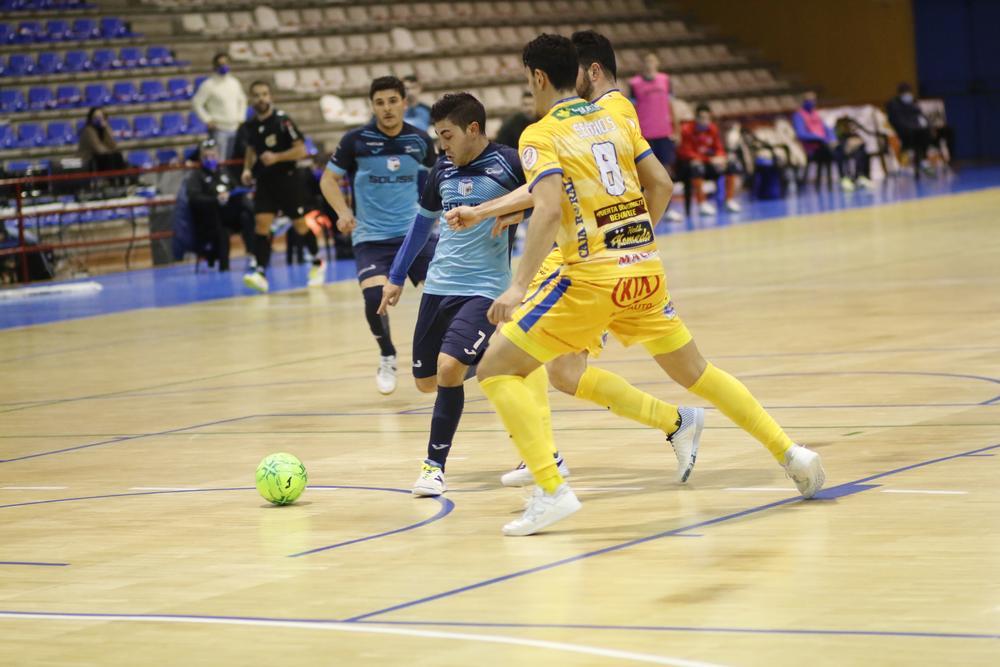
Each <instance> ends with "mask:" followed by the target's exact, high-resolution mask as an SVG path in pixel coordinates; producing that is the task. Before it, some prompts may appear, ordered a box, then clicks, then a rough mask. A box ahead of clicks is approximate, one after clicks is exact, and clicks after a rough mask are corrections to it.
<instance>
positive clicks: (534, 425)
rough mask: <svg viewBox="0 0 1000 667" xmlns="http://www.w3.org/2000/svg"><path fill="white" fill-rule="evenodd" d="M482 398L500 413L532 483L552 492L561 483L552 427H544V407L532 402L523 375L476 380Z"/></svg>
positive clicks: (532, 399) (532, 397) (531, 396)
mask: <svg viewBox="0 0 1000 667" xmlns="http://www.w3.org/2000/svg"><path fill="white" fill-rule="evenodd" d="M479 386H480V387H482V389H483V393H484V394H486V398H488V399H489V401H490V403H492V404H493V408H494V409H495V410H496V411H497V414H498V415H500V420H501V421H502V422H503V425H504V427H505V428H506V429H507V432H508V433H510V437H511V438H512V439H513V440H514V444H515V445H516V446H517V450H518V451H519V452H520V453H521V458H522V459H524V464H525V465H526V466H528V470H530V471H531V474H532V476H533V477H534V478H535V483H536V484H538V486H540V487H542V488H543V489H545V491H546V492H547V493H552V492H553V491H555V490H556V489H557V488H559V485H560V484H562V483H563V478H562V475H560V474H559V468H558V467H557V466H556V459H555V457H554V454H555V444H554V442H553V439H552V429H551V427H547V426H546V421H545V419H546V418H545V415H544V412H545V411H544V410H543V409H542V407H541V406H539V405H538V404H536V403H535V401H534V396H533V395H532V393H531V391H530V390H529V389H528V387H527V385H526V383H525V381H524V378H521V377H517V376H516V375H496V376H494V377H491V378H486V379H485V380H481V381H480V382H479Z"/></svg>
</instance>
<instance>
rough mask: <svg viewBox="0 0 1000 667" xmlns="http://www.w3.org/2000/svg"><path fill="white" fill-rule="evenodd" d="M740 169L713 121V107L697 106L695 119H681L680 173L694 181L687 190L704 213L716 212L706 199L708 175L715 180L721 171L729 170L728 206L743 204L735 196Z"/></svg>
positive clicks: (729, 208) (731, 208) (735, 208)
mask: <svg viewBox="0 0 1000 667" xmlns="http://www.w3.org/2000/svg"><path fill="white" fill-rule="evenodd" d="M738 173H739V164H738V163H737V162H736V161H735V160H731V159H729V156H728V155H727V153H726V147H725V146H724V145H723V143H722V138H721V137H720V136H719V128H718V126H717V125H716V124H715V123H713V122H712V110H711V109H710V108H709V107H708V105H707V104H699V105H698V107H697V109H696V110H695V120H693V121H690V120H689V121H685V122H683V123H681V144H680V147H679V148H678V149H677V175H678V177H679V178H680V179H681V180H682V181H683V182H684V183H690V185H691V188H690V189H691V192H690V193H685V194H686V195H687V196H692V195H693V196H694V199H695V201H696V202H698V210H699V211H700V212H701V214H702V215H715V207H714V206H712V204H711V203H709V202H708V201H706V200H705V188H704V185H705V179H706V178H709V179H712V180H713V181H715V180H718V178H719V176H720V175H721V174H725V175H726V210H727V211H732V212H734V213H735V212H738V211H739V210H740V205H739V203H737V202H736V200H735V199H733V197H734V195H735V194H736V184H737V180H736V179H737V174H738Z"/></svg>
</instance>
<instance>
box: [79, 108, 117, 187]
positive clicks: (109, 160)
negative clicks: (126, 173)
mask: <svg viewBox="0 0 1000 667" xmlns="http://www.w3.org/2000/svg"><path fill="white" fill-rule="evenodd" d="M77 152H78V153H79V154H80V159H81V160H82V161H83V165H84V166H85V167H86V168H88V169H90V170H92V171H114V170H117V169H127V168H128V166H127V165H126V164H125V158H124V157H122V153H121V151H119V150H118V145H117V144H116V143H115V138H114V137H113V136H112V134H111V129H110V128H109V127H108V119H107V117H106V116H105V115H104V110H103V109H102V108H100V107H92V108H91V109H90V110H89V111H88V112H87V123H86V124H85V125H84V126H83V129H82V130H80V139H79V144H78V145H77Z"/></svg>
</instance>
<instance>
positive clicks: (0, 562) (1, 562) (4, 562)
mask: <svg viewBox="0 0 1000 667" xmlns="http://www.w3.org/2000/svg"><path fill="white" fill-rule="evenodd" d="M0 565H38V566H41V567H66V566H67V565H69V563H33V562H31V561H23V560H0Z"/></svg>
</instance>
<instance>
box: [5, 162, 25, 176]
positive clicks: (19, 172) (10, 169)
mask: <svg viewBox="0 0 1000 667" xmlns="http://www.w3.org/2000/svg"><path fill="white" fill-rule="evenodd" d="M29 169H31V162H29V161H27V160H11V161H10V162H8V163H7V164H6V165H5V166H4V168H3V170H4V171H5V172H7V174H8V175H10V176H13V177H15V178H16V177H18V176H24V175H25V174H27V173H28V170H29Z"/></svg>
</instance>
